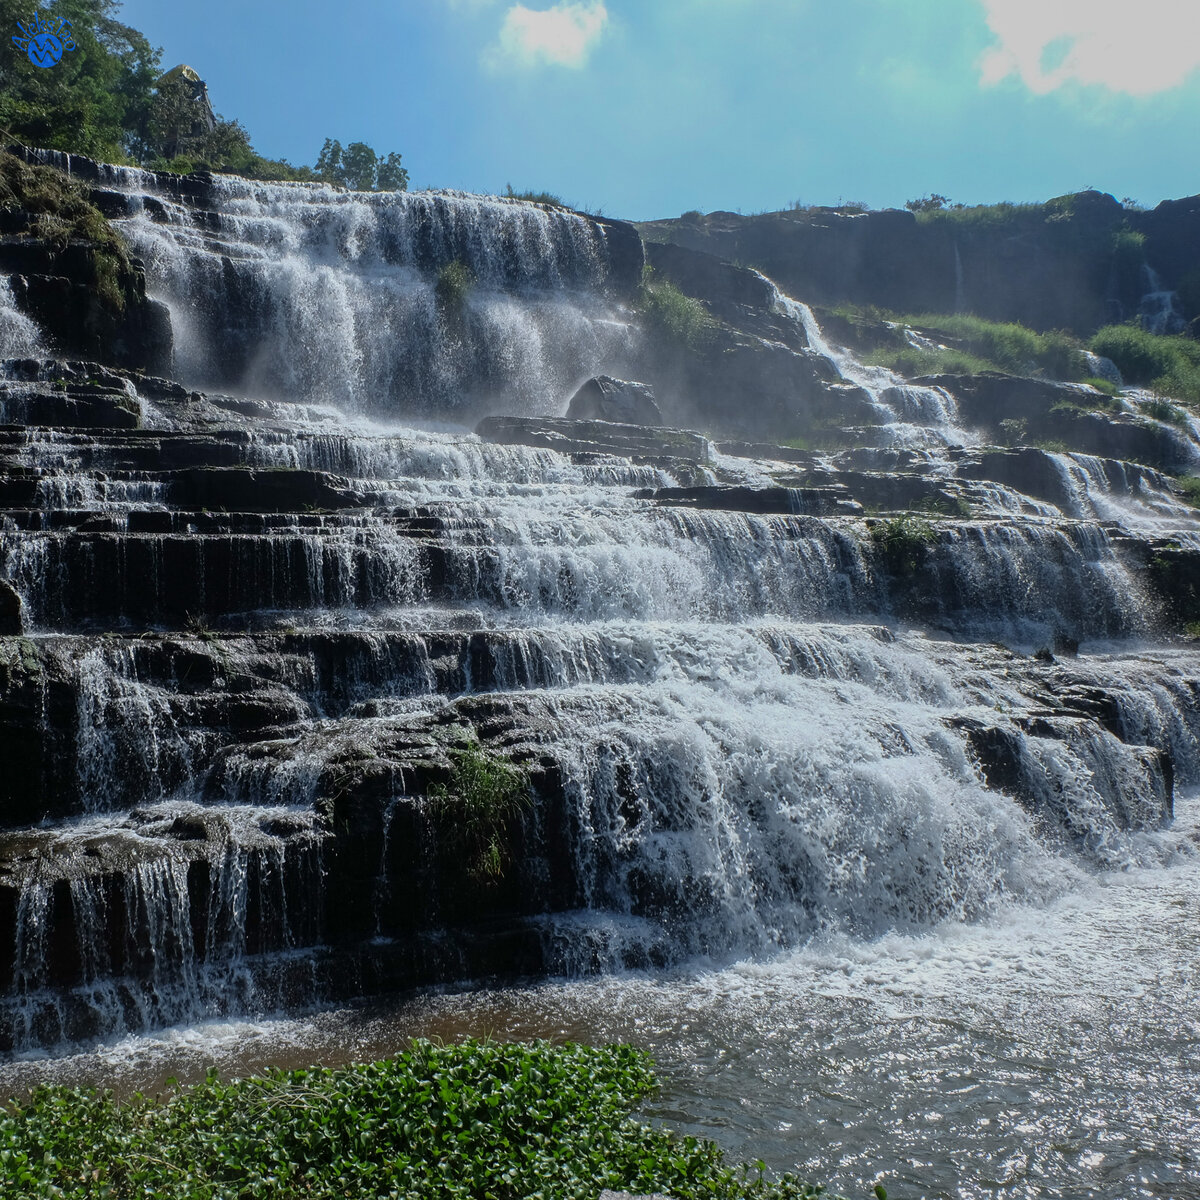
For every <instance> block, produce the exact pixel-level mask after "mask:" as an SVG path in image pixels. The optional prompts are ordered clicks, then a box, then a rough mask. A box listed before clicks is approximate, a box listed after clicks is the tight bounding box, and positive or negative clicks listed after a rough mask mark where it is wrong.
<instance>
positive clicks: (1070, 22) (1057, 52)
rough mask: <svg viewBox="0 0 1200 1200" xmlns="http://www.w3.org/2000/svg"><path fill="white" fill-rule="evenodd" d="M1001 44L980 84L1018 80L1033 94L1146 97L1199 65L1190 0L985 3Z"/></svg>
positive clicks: (984, 64)
mask: <svg viewBox="0 0 1200 1200" xmlns="http://www.w3.org/2000/svg"><path fill="white" fill-rule="evenodd" d="M983 6H984V8H985V9H986V10H987V21H988V25H989V26H991V29H992V32H993V33H994V34H995V35H996V37H997V39H998V41H999V44H998V45H997V46H994V47H992V49H990V50H988V51H987V52H986V53H985V54H984V55H983V58H982V59H981V60H980V70H981V73H982V77H983V82H984V83H987V84H994V83H998V82H999V81H1000V80H1001V79H1006V78H1007V77H1008V76H1010V75H1019V76H1020V78H1021V79H1022V80H1023V81H1024V83H1025V85H1026V86H1027V87H1028V88H1029V89H1030V91H1033V92H1036V93H1038V94H1039V95H1044V94H1045V93H1047V92H1051V91H1053V90H1054V89H1055V88H1059V87H1062V86H1063V84H1066V83H1085V84H1100V85H1102V86H1103V87H1106V88H1108V89H1110V90H1111V91H1115V92H1127V93H1129V94H1130V95H1133V96H1149V95H1152V94H1153V93H1155V92H1162V91H1166V90H1167V89H1168V88H1172V87H1176V86H1177V85H1178V84H1180V83H1182V82H1183V81H1184V79H1185V78H1186V77H1187V76H1188V74H1189V73H1190V72H1191V71H1193V70H1194V69H1195V68H1196V67H1197V66H1200V38H1198V37H1197V36H1196V30H1197V25H1196V11H1197V10H1196V4H1195V0H1141V2H1140V3H1139V4H1136V5H1134V4H1130V3H1127V2H1126V0H1120V2H1114V0H983Z"/></svg>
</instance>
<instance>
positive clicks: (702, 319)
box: [637, 267, 716, 350]
mask: <svg viewBox="0 0 1200 1200" xmlns="http://www.w3.org/2000/svg"><path fill="white" fill-rule="evenodd" d="M637 308H638V311H639V312H640V313H641V315H642V320H643V322H644V323H645V325H646V327H647V328H648V329H649V330H650V331H651V332H652V333H654V334H656V335H658V336H659V337H661V338H663V339H664V340H666V341H669V342H673V343H675V344H676V345H679V346H683V347H686V348H687V349H689V350H699V349H701V348H703V347H704V346H705V345H707V344H708V343H709V342H710V341H711V340H712V337H713V334H714V333H715V331H716V322H715V321H714V320H713V319H712V317H710V316H709V315H708V310H707V309H706V308H705V307H704V305H703V304H701V303H700V301H699V300H693V299H692V297H691V296H685V295H684V294H683V292H681V291H680V290H679V289H678V288H677V287H676V286H675V285H674V284H673V283H671V282H669V281H668V280H665V279H658V278H657V277H656V276H655V274H654V270H653V268H651V267H647V268H646V269H645V271H644V272H643V274H642V286H641V288H640V289H639V291H638V299H637Z"/></svg>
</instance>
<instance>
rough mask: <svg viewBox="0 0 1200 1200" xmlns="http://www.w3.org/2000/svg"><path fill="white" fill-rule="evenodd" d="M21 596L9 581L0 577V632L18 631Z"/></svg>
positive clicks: (20, 625)
mask: <svg viewBox="0 0 1200 1200" xmlns="http://www.w3.org/2000/svg"><path fill="white" fill-rule="evenodd" d="M21 628H22V622H21V597H20V595H19V594H18V593H17V590H16V588H14V587H13V586H12V584H11V583H6V582H5V581H4V580H3V579H0V634H4V635H11V634H14V633H20V632H21Z"/></svg>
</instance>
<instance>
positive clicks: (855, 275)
mask: <svg viewBox="0 0 1200 1200" xmlns="http://www.w3.org/2000/svg"><path fill="white" fill-rule="evenodd" d="M640 228H641V230H642V233H643V236H644V237H646V238H647V239H648V240H651V241H658V242H669V243H674V244H676V245H679V246H683V247H686V248H688V249H691V250H701V251H705V252H707V253H709V254H715V255H717V256H719V257H721V258H725V259H729V260H732V261H737V262H742V263H746V264H750V265H753V266H756V267H758V268H759V269H761V270H762V271H764V272H765V273H766V274H768V275H770V276H771V278H773V279H775V280H777V281H778V282H779V284H780V286H781V287H783V288H784V289H785V290H786V291H788V292H790V293H791V294H792V295H795V296H799V297H802V298H804V299H806V300H809V301H813V302H816V303H820V304H837V303H840V302H845V301H849V302H853V303H859V304H877V305H880V306H881V307H884V308H888V309H892V310H894V311H897V312H921V311H936V312H956V311H969V312H974V313H977V314H978V315H980V316H984V317H989V318H992V319H995V320H1020V321H1021V322H1023V323H1024V324H1027V325H1031V326H1033V327H1035V328H1039V329H1070V330H1074V331H1075V332H1077V333H1081V334H1084V333H1090V332H1092V331H1094V330H1095V329H1096V328H1097V327H1098V326H1099V325H1102V324H1104V323H1106V322H1110V321H1119V320H1124V319H1127V318H1128V317H1129V316H1131V315H1133V313H1135V312H1136V311H1137V308H1138V304H1139V301H1140V299H1141V296H1142V294H1143V293H1144V292H1146V291H1148V290H1150V288H1149V287H1148V285H1147V282H1146V278H1145V275H1144V272H1143V271H1142V264H1143V262H1144V263H1145V264H1146V265H1148V266H1150V267H1151V268H1153V269H1154V270H1155V271H1157V272H1158V274H1159V275H1160V276H1161V278H1162V283H1163V286H1165V287H1167V288H1176V287H1178V286H1179V285H1180V283H1181V282H1182V281H1183V280H1184V279H1185V278H1187V277H1188V275H1189V274H1190V273H1192V272H1195V271H1197V269H1198V268H1200V197H1192V198H1190V199H1186V200H1173V201H1164V202H1163V203H1162V204H1160V205H1159V206H1158V207H1157V208H1156V209H1154V210H1152V211H1150V212H1135V211H1131V210H1127V209H1125V208H1124V207H1123V206H1122V205H1120V204H1119V203H1118V202H1117V201H1116V200H1114V199H1113V198H1112V197H1111V196H1109V195H1107V194H1105V193H1101V192H1094V191H1089V192H1080V193H1078V194H1077V195H1074V196H1064V197H1060V198H1059V199H1057V200H1052V201H1049V202H1047V203H1046V204H1042V205H1027V206H1013V205H997V206H994V207H992V208H986V209H965V210H946V211H943V212H935V213H930V214H925V215H923V216H921V217H919V218H918V217H916V216H914V214H912V213H910V212H905V211H900V210H895V209H889V210H885V211H882V212H865V213H863V212H850V211H846V210H837V209H827V208H814V209H809V210H807V211H796V212H777V213H763V214H760V215H757V216H740V215H738V214H736V213H728V212H714V213H709V214H708V215H707V216H695V217H690V218H682V217H681V218H678V219H675V220H665V221H652V222H647V223H644V224H643V225H641V226H640ZM1130 235H1132V236H1130ZM1139 235H1140V236H1139ZM1143 239H1144V240H1143ZM1139 242H1140V245H1139ZM1185 315H1186V316H1188V317H1195V316H1196V315H1197V314H1196V313H1191V312H1189V313H1186V314H1185Z"/></svg>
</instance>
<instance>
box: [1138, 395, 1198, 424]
mask: <svg viewBox="0 0 1200 1200" xmlns="http://www.w3.org/2000/svg"><path fill="white" fill-rule="evenodd" d="M1139 411H1140V412H1143V413H1145V414H1146V416H1148V417H1153V419H1154V420H1156V421H1165V422H1167V424H1169V425H1186V424H1187V417H1186V416H1185V414H1184V412H1183V410H1182V409H1180V408H1177V407H1176V406H1175V405H1174V404H1172V403H1171V402H1170V401H1169V400H1160V399H1158V398H1155V399H1153V400H1148V401H1147V402H1146V403H1145V404H1142V405H1140V406H1139Z"/></svg>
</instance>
